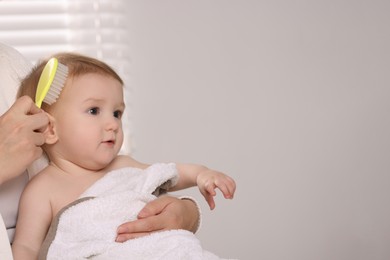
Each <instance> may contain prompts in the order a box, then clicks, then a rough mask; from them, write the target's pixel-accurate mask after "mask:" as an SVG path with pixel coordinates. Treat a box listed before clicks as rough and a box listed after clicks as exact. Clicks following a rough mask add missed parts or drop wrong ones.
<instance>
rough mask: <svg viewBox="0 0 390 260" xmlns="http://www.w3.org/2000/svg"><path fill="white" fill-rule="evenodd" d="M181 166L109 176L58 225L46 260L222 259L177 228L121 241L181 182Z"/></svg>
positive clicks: (45, 248)
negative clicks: (128, 225) (127, 227)
mask: <svg viewBox="0 0 390 260" xmlns="http://www.w3.org/2000/svg"><path fill="white" fill-rule="evenodd" d="M177 178H178V175H177V169H176V165H175V164H154V165H152V166H150V167H148V168H147V169H145V170H142V169H137V168H123V169H118V170H115V171H112V172H110V173H107V174H106V175H105V176H104V177H103V178H102V179H100V180H98V181H97V182H96V183H95V184H93V185H92V186H91V187H90V188H89V189H88V190H87V191H86V192H84V193H83V194H82V196H81V197H80V200H78V201H76V202H74V203H72V205H70V206H69V207H65V208H64V209H63V210H61V212H60V213H59V214H58V216H57V219H56V220H55V221H53V223H52V226H51V227H50V230H49V232H48V235H47V238H46V240H45V242H44V245H43V246H42V249H41V252H40V259H45V258H46V256H47V259H64V258H66V259H84V258H88V259H89V258H91V259H170V260H172V259H173V260H174V259H188V260H191V259H220V258H219V257H217V256H216V255H214V254H213V253H210V252H208V251H206V250H203V249H202V247H201V244H200V242H199V240H198V239H197V238H196V236H195V235H194V234H193V233H191V232H189V231H185V230H172V231H162V232H158V233H153V234H151V235H148V236H145V237H141V238H137V239H132V240H128V241H126V242H124V243H117V242H115V238H116V236H117V234H116V230H117V227H118V226H119V225H121V224H123V223H125V222H127V221H131V220H135V219H136V218H137V214H138V212H139V211H140V210H141V209H142V208H143V207H144V205H145V204H146V203H148V202H150V201H152V200H154V199H155V198H156V196H155V195H153V193H156V192H157V194H158V193H164V190H165V189H168V188H169V187H171V186H172V185H174V184H175V183H176V181H177Z"/></svg>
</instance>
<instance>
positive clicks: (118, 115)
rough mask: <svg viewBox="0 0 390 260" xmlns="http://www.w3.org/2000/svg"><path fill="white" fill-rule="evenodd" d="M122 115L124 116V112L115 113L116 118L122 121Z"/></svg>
mask: <svg viewBox="0 0 390 260" xmlns="http://www.w3.org/2000/svg"><path fill="white" fill-rule="evenodd" d="M122 114H123V112H122V111H120V110H117V111H115V112H114V117H116V118H118V119H121V118H122Z"/></svg>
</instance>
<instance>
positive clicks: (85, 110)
mask: <svg viewBox="0 0 390 260" xmlns="http://www.w3.org/2000/svg"><path fill="white" fill-rule="evenodd" d="M124 109H125V104H124V101H123V86H122V85H121V84H120V82H118V81H117V80H115V79H114V78H112V77H108V76H103V75H100V74H95V73H90V74H86V75H82V76H78V77H76V78H69V79H68V80H67V83H66V86H65V87H64V89H63V90H62V92H61V95H60V97H59V99H58V101H57V102H56V103H55V104H54V105H53V111H52V113H51V114H52V116H53V117H54V118H55V121H56V123H55V125H56V128H57V129H56V131H57V134H58V140H59V141H58V142H57V143H56V144H55V145H56V146H57V147H56V151H57V152H56V154H57V155H58V156H60V157H61V156H63V157H64V158H63V159H66V160H68V161H71V162H73V163H75V164H77V165H79V166H81V167H83V168H88V169H91V170H99V169H102V168H104V167H105V166H107V165H108V164H109V163H110V162H111V161H112V160H113V159H114V158H115V157H116V156H117V154H118V152H119V150H120V148H121V145H122V143H123V130H122V120H121V117H122V114H123V112H124Z"/></svg>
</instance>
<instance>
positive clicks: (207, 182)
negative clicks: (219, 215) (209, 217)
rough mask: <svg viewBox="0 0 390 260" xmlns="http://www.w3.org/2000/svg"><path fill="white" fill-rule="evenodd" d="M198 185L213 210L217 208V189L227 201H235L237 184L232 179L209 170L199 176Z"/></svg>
mask: <svg viewBox="0 0 390 260" xmlns="http://www.w3.org/2000/svg"><path fill="white" fill-rule="evenodd" d="M196 184H197V185H198V188H199V190H200V192H201V193H202V195H203V196H204V197H205V199H206V201H207V203H208V204H209V206H210V209H211V210H212V209H214V208H215V202H214V196H215V195H217V193H216V192H215V189H216V188H218V189H220V190H221V192H222V194H223V196H224V197H225V199H233V195H234V192H235V190H236V183H235V182H234V180H233V179H232V178H231V177H229V176H227V175H226V174H224V173H221V172H217V171H214V170H211V169H208V168H206V169H205V170H203V171H201V172H200V173H199V174H198V177H197V179H196Z"/></svg>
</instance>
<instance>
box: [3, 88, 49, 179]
mask: <svg viewBox="0 0 390 260" xmlns="http://www.w3.org/2000/svg"><path fill="white" fill-rule="evenodd" d="M48 123H49V119H48V117H47V115H46V114H45V113H43V112H42V110H40V109H39V108H38V107H36V106H35V104H34V102H33V101H32V100H31V98H29V97H27V96H24V97H21V98H19V99H18V100H16V101H15V103H14V104H13V105H12V107H11V108H10V109H9V110H8V111H7V112H6V113H5V114H4V115H2V116H1V117H0V169H1V175H0V184H1V183H3V182H5V181H7V180H9V179H12V178H14V177H16V176H18V175H19V174H21V173H22V172H23V171H24V170H25V169H26V168H27V166H28V165H30V164H31V163H32V162H33V161H34V160H36V159H38V158H39V156H41V155H42V149H41V147H40V146H41V145H43V144H44V142H45V138H44V135H43V133H42V132H40V130H42V129H45V128H46V126H47V124H48Z"/></svg>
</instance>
